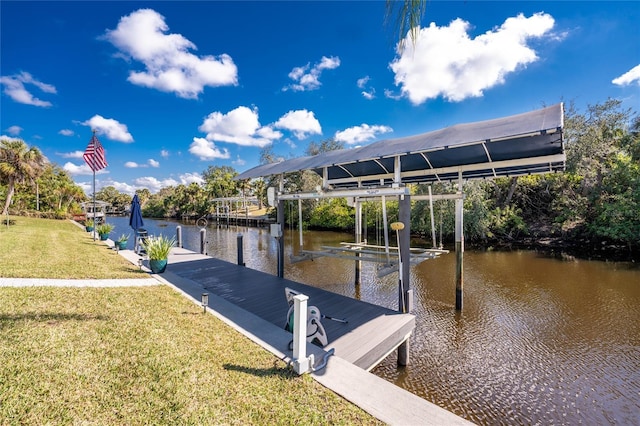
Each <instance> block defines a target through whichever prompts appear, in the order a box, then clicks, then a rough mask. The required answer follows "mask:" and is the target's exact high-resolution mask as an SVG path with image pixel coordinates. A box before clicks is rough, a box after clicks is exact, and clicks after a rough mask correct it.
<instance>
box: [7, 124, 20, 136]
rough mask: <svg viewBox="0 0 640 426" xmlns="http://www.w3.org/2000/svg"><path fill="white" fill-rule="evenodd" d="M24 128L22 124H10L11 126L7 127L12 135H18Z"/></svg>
mask: <svg viewBox="0 0 640 426" xmlns="http://www.w3.org/2000/svg"><path fill="white" fill-rule="evenodd" d="M23 130H24V129H23V128H22V127H20V126H10V127H9V128H7V132H8V133H9V134H10V135H14V136H18V135H19V134H20V132H21V131H23Z"/></svg>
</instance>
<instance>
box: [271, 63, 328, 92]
mask: <svg viewBox="0 0 640 426" xmlns="http://www.w3.org/2000/svg"><path fill="white" fill-rule="evenodd" d="M339 66H340V58H339V57H337V56H331V57H326V56H323V57H322V58H321V59H320V62H318V63H317V64H315V65H314V66H313V67H312V66H311V64H307V65H305V66H302V67H295V68H294V69H292V70H291V72H290V73H289V78H290V79H291V80H293V81H294V83H292V84H290V85H288V86H286V87H284V88H283V89H282V90H288V89H291V90H294V91H300V92H302V91H305V90H315V89H318V88H319V87H320V86H321V85H322V83H320V74H322V71H324V70H331V69H335V68H338V67H339Z"/></svg>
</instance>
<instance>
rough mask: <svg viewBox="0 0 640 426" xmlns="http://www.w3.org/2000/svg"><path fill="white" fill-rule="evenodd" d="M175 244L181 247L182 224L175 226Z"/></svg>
mask: <svg viewBox="0 0 640 426" xmlns="http://www.w3.org/2000/svg"><path fill="white" fill-rule="evenodd" d="M176 246H177V247H180V248H182V226H180V225H178V226H176Z"/></svg>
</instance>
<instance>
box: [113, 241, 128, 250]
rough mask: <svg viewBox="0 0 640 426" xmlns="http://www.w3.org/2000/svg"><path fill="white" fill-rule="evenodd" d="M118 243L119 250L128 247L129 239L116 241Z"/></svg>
mask: <svg viewBox="0 0 640 426" xmlns="http://www.w3.org/2000/svg"><path fill="white" fill-rule="evenodd" d="M116 245H117V246H118V250H126V249H127V241H116Z"/></svg>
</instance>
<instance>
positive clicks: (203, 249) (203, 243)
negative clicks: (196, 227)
mask: <svg viewBox="0 0 640 426" xmlns="http://www.w3.org/2000/svg"><path fill="white" fill-rule="evenodd" d="M200 254H207V230H206V229H204V228H202V229H201V230H200Z"/></svg>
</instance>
